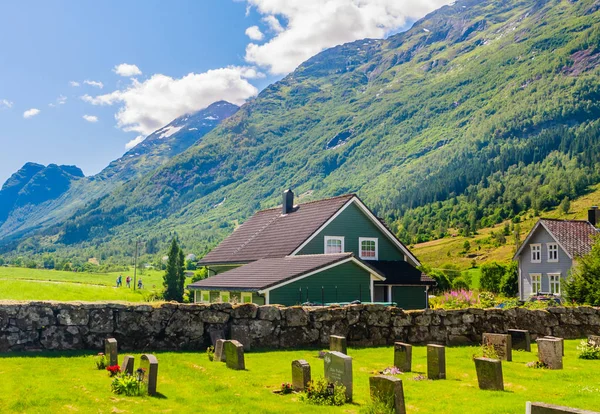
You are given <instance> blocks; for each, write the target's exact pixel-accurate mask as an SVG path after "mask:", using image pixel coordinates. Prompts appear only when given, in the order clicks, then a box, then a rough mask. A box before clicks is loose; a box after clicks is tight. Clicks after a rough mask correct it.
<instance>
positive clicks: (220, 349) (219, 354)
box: [213, 339, 226, 362]
mask: <svg viewBox="0 0 600 414" xmlns="http://www.w3.org/2000/svg"><path fill="white" fill-rule="evenodd" d="M225 342H226V340H225V339H217V342H215V357H214V358H213V361H218V362H225V349H224V348H225V346H224V345H225Z"/></svg>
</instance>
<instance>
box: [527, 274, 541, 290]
mask: <svg viewBox="0 0 600 414" xmlns="http://www.w3.org/2000/svg"><path fill="white" fill-rule="evenodd" d="M529 276H531V294H532V295H536V294H537V293H539V292H541V291H542V275H541V274H539V273H534V274H530V275H529Z"/></svg>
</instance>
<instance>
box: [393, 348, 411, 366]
mask: <svg viewBox="0 0 600 414" xmlns="http://www.w3.org/2000/svg"><path fill="white" fill-rule="evenodd" d="M394 366H395V367H396V368H398V369H399V370H400V371H402V372H410V371H411V370H412V345H409V344H405V343H403V342H394Z"/></svg>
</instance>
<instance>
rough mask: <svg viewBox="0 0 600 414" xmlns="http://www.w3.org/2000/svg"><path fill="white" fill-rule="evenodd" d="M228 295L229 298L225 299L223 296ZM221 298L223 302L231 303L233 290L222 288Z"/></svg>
mask: <svg viewBox="0 0 600 414" xmlns="http://www.w3.org/2000/svg"><path fill="white" fill-rule="evenodd" d="M224 296H227V300H224V299H223V297H224ZM219 300H220V301H221V302H222V303H229V302H231V292H229V291H227V290H222V291H220V292H219Z"/></svg>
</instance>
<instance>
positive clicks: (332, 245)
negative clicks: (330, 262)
mask: <svg viewBox="0 0 600 414" xmlns="http://www.w3.org/2000/svg"><path fill="white" fill-rule="evenodd" d="M343 252H344V238H343V237H339V236H325V254H332V253H343Z"/></svg>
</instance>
